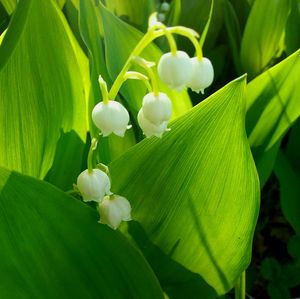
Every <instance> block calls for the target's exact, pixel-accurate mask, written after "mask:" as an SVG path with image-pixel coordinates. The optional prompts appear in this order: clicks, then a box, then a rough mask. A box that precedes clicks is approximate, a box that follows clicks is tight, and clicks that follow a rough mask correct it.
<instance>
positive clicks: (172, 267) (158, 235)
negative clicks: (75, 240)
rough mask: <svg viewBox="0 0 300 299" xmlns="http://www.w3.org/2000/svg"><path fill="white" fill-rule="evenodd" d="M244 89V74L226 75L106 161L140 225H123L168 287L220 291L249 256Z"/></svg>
mask: <svg viewBox="0 0 300 299" xmlns="http://www.w3.org/2000/svg"><path fill="white" fill-rule="evenodd" d="M244 89H245V78H240V79H238V80H235V81H233V82H231V83H230V84H228V85H226V86H225V87H224V88H222V89H221V90H220V91H218V92H217V93H215V94H214V95H212V96H211V97H209V98H208V99H206V100H205V101H203V102H202V103H200V104H199V105H197V106H196V107H194V108H193V109H192V110H191V111H189V112H188V113H186V114H185V115H184V116H182V117H180V118H178V119H177V120H175V121H174V122H173V123H172V125H171V131H170V132H168V133H166V134H165V135H164V136H163V138H162V139H158V138H151V139H147V140H144V141H142V142H141V143H139V144H138V145H136V146H135V147H133V148H132V149H130V150H129V151H128V152H127V153H126V154H125V155H123V156H122V157H121V158H120V159H118V160H116V161H114V162H113V163H112V164H111V165H110V170H111V175H112V180H113V190H114V191H115V192H117V193H120V194H124V195H125V196H126V197H127V198H128V199H129V200H130V201H131V204H132V207H133V212H132V215H133V218H134V219H136V220H137V221H138V222H139V223H140V224H141V226H142V228H141V229H140V230H139V231H140V232H139V233H136V231H137V229H135V228H134V225H133V224H129V233H130V234H131V235H132V237H133V238H135V239H136V242H137V243H138V244H139V245H140V247H141V250H142V251H143V253H144V254H145V256H146V257H147V258H148V261H149V262H150V264H151V265H152V267H153V268H154V269H156V275H157V276H158V277H159V279H160V281H161V283H162V285H163V288H164V289H165V291H166V292H167V293H168V294H170V293H172V292H173V293H176V290H177V289H181V288H184V286H185V287H186V289H191V290H195V289H197V290H198V291H199V294H202V295H203V298H212V297H214V292H212V288H211V287H213V288H214V289H215V290H216V292H217V293H218V294H222V293H225V292H226V291H228V290H229V289H230V288H231V287H232V286H233V285H234V283H235V282H236V279H237V278H238V277H239V275H240V274H241V272H242V271H243V270H245V268H246V267H247V265H248V264H249V261H250V255H251V242H252V237H253V231H254V227H255V222H256V219H257V213H258V205H259V184H258V178H257V173H256V169H255V166H254V162H253V159H252V156H251V152H250V148H249V145H248V141H247V137H246V133H245V128H244V113H245V112H244V103H243V96H244ZM121 169H122V171H120V170H121ZM143 229H144V230H145V232H144V235H143V233H142V232H143ZM147 240H148V241H147ZM148 243H150V244H152V246H150V245H149V244H148ZM163 256H165V258H164V259H163ZM158 259H159V260H160V261H161V262H160V267H157V268H155V265H156V264H157V260H158ZM164 267H167V268H164ZM178 277H181V280H180V281H181V283H179V282H178ZM187 286H189V287H187ZM197 293H198V292H197ZM174 298H176V297H174ZM178 298H184V297H178ZM187 298H189V296H187Z"/></svg>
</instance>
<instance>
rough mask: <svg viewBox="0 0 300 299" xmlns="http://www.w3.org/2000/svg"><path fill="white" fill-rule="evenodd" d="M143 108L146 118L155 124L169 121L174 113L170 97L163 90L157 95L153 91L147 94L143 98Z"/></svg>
mask: <svg viewBox="0 0 300 299" xmlns="http://www.w3.org/2000/svg"><path fill="white" fill-rule="evenodd" d="M142 109H143V113H144V116H145V118H147V119H148V120H149V121H150V122H152V123H153V124H155V125H159V124H160V123H162V122H164V121H169V119H170V117H171V113H172V103H171V101H170V99H169V97H168V96H167V95H166V94H165V93H162V92H159V93H158V95H157V96H155V95H154V93H153V92H150V93H148V94H146V95H145V96H144V98H143V104H142Z"/></svg>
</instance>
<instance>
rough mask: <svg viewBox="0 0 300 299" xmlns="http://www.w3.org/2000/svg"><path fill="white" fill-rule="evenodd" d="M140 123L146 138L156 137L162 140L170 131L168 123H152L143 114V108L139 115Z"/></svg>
mask: <svg viewBox="0 0 300 299" xmlns="http://www.w3.org/2000/svg"><path fill="white" fill-rule="evenodd" d="M138 123H139V125H140V127H141V129H142V130H143V132H144V134H145V135H146V137H151V136H156V137H159V138H161V137H162V135H163V133H164V132H165V131H168V130H169V129H168V128H167V126H168V121H163V122H162V123H160V124H157V125H156V124H154V123H152V122H150V121H149V120H148V119H147V118H146V117H145V116H144V113H143V108H142V109H140V111H139V113H138Z"/></svg>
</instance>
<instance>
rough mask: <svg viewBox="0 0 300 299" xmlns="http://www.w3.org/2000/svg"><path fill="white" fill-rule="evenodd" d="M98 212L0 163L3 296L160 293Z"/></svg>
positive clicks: (135, 255)
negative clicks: (102, 221)
mask: <svg viewBox="0 0 300 299" xmlns="http://www.w3.org/2000/svg"><path fill="white" fill-rule="evenodd" d="M97 220H98V215H97V213H96V212H95V210H93V209H91V208H89V207H87V206H86V205H84V204H83V203H82V202H79V201H78V200H76V199H74V198H72V197H69V196H67V195H65V194H64V193H63V192H61V191H59V190H57V189H56V188H54V187H52V186H51V185H50V184H48V183H45V182H41V181H38V180H36V179H33V178H29V177H26V176H22V175H20V174H18V173H15V172H9V171H7V170H4V169H3V168H0V234H1V239H0V247H1V256H0V275H1V284H0V296H1V298H30V299H34V298H36V299H40V298H105V299H108V298H112V299H116V298H124V299H125V298H136V299H139V298H149V299H152V298H163V296H162V292H161V291H160V287H159V284H158V282H157V280H156V278H155V276H154V275H153V273H152V271H151V269H150V267H149V266H148V265H147V263H146V262H145V260H144V258H143V257H142V256H141V254H140V253H139V252H138V251H137V250H136V249H135V248H133V247H132V246H130V245H129V243H128V241H127V240H126V239H125V238H124V237H123V236H122V235H121V234H120V233H119V232H118V231H113V230H112V229H110V228H108V227H107V226H104V225H101V224H99V223H97Z"/></svg>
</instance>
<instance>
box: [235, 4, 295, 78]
mask: <svg viewBox="0 0 300 299" xmlns="http://www.w3.org/2000/svg"><path fill="white" fill-rule="evenodd" d="M289 9H290V1H289V0H278V1H269V0H256V1H255V2H254V4H253V6H252V9H251V12H250V15H249V18H248V20H247V24H246V28H245V30H244V34H243V39H242V45H241V60H242V64H243V67H244V71H246V72H247V73H248V74H249V76H250V77H251V78H252V77H254V76H255V75H256V74H258V73H260V72H261V71H262V70H263V69H264V68H265V67H266V66H267V64H268V63H269V62H270V60H271V59H272V58H273V57H274V56H275V54H276V51H277V50H278V45H279V42H280V39H281V36H282V34H283V32H284V29H285V24H286V20H287V18H288V15H289Z"/></svg>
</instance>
